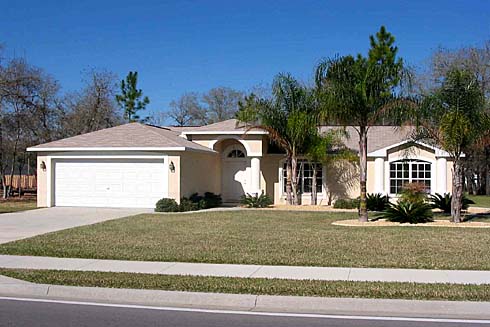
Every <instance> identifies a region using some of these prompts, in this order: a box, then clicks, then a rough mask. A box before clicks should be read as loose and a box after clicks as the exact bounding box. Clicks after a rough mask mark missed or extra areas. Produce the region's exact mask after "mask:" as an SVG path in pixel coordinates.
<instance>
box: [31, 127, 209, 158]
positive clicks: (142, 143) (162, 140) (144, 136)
mask: <svg viewBox="0 0 490 327" xmlns="http://www.w3.org/2000/svg"><path fill="white" fill-rule="evenodd" d="M50 148H53V149H54V148H84V149H85V148H86V149H90V148H176V149H182V148H185V150H197V151H206V152H213V150H211V149H209V148H207V147H205V146H202V145H199V144H197V143H194V142H191V141H188V140H186V139H185V138H183V137H180V136H179V135H178V133H176V132H175V131H171V130H169V129H167V128H162V127H155V126H150V125H145V124H140V123H129V124H125V125H120V126H116V127H111V128H106V129H102V130H99V131H96V132H91V133H87V134H82V135H78V136H73V137H69V138H65V139H61V140H58V141H54V142H49V143H45V144H40V145H36V146H33V147H31V148H30V149H32V150H38V149H50Z"/></svg>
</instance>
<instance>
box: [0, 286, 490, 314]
mask: <svg viewBox="0 0 490 327" xmlns="http://www.w3.org/2000/svg"><path fill="white" fill-rule="evenodd" d="M0 296H2V297H24V298H37V299H47V300H64V301H89V302H100V303H112V304H131V305H146V306H157V307H180V308H199V309H223V310H234V311H252V312H284V313H303V314H304V313H309V314H330V315H358V316H393V317H418V318H424V317H427V318H448V319H450V318H459V319H462V318H464V319H490V302H465V301H419V300H416V301H415V300H390V299H354V298H321V297H302V296H270V295H249V294H220V293H199V292H179V291H161V290H135V289H117V288H101V287H78V286H62V285H46V284H34V283H25V282H23V281H19V283H18V284H12V283H9V284H0Z"/></svg>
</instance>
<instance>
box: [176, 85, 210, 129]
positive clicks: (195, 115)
mask: <svg viewBox="0 0 490 327" xmlns="http://www.w3.org/2000/svg"><path fill="white" fill-rule="evenodd" d="M168 115H169V116H170V118H172V119H173V120H174V121H175V123H176V124H177V126H189V125H203V124H206V112H205V110H204V108H203V107H202V105H201V104H200V103H199V95H198V94H197V93H194V92H189V93H185V94H183V95H182V96H181V97H180V98H179V99H178V100H176V101H175V100H174V101H172V102H170V111H169V113H168Z"/></svg>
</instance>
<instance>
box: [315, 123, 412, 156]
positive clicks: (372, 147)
mask: <svg viewBox="0 0 490 327" xmlns="http://www.w3.org/2000/svg"><path fill="white" fill-rule="evenodd" d="M337 128H342V127H335V126H322V127H321V128H320V130H321V131H327V130H331V129H337ZM346 130H347V133H348V135H349V137H348V138H346V139H344V144H345V145H346V146H347V147H348V148H350V149H352V150H355V151H359V136H358V133H357V131H356V130H355V129H354V127H350V126H349V127H347V128H346ZM412 131H413V127H410V126H406V127H397V126H371V127H370V128H369V130H368V149H367V150H368V153H369V152H373V151H376V150H379V149H382V148H385V147H388V146H390V145H394V144H398V143H400V142H403V141H407V140H409V139H410V134H411V133H412Z"/></svg>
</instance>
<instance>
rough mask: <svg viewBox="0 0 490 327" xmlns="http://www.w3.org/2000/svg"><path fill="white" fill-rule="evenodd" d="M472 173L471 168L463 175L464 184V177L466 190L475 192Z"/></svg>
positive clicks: (471, 192) (470, 192)
mask: <svg viewBox="0 0 490 327" xmlns="http://www.w3.org/2000/svg"><path fill="white" fill-rule="evenodd" d="M471 176H472V173H471V171H470V170H467V171H466V174H464V175H463V186H464V185H465V183H464V179H466V191H467V192H468V193H469V194H474V185H473V179H472V178H471Z"/></svg>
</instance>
